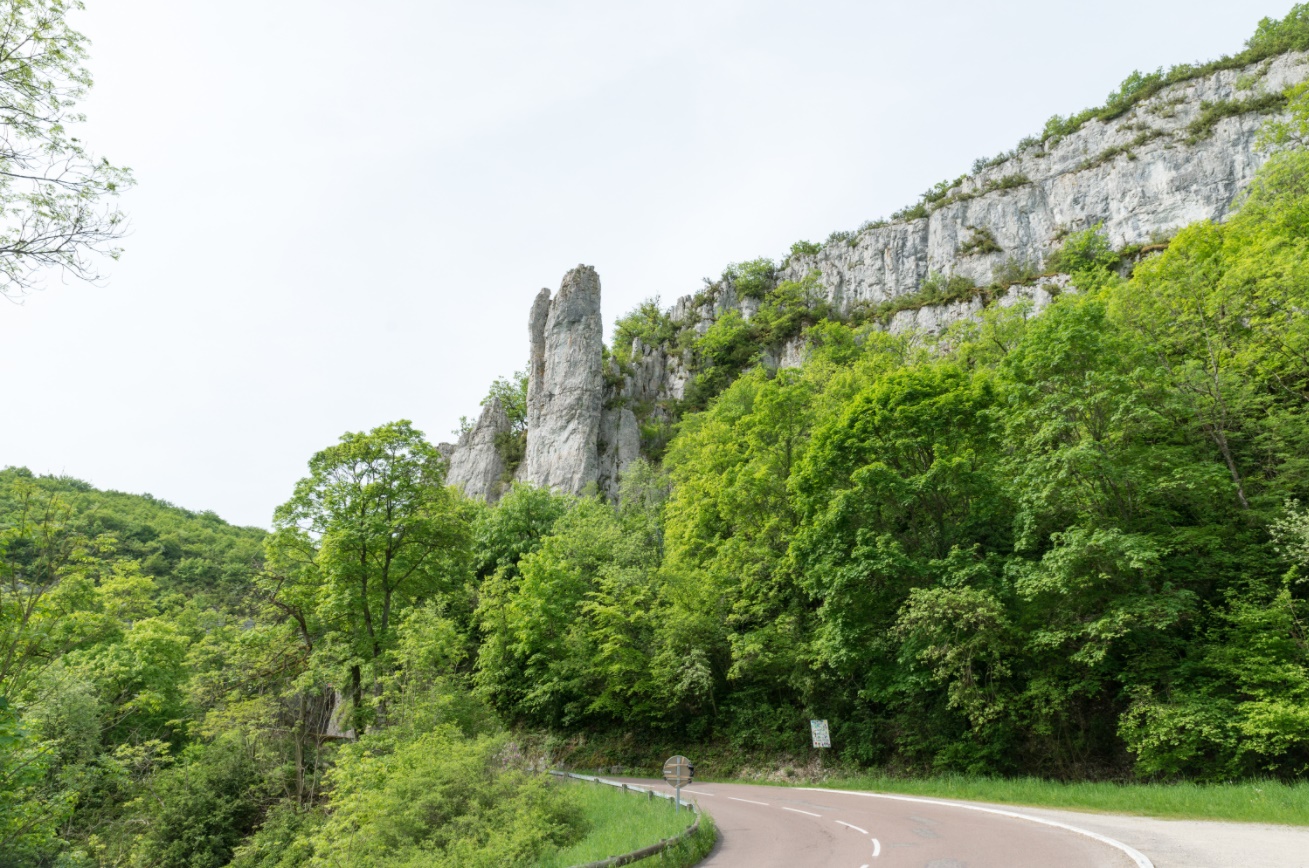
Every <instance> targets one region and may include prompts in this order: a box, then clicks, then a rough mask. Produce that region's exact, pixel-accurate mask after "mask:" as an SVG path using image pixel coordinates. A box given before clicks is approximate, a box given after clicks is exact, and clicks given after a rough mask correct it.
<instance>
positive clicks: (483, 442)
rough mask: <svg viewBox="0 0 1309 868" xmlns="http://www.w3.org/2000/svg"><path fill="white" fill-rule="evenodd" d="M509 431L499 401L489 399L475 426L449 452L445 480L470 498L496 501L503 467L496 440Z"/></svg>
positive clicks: (500, 485)
mask: <svg viewBox="0 0 1309 868" xmlns="http://www.w3.org/2000/svg"><path fill="white" fill-rule="evenodd" d="M509 431H510V425H509V417H508V416H507V415H506V414H505V411H504V408H503V407H501V406H500V401H499V399H498V398H492V399H491V400H490V401H488V402H487V403H486V405H485V406H484V407H482V414H481V415H480V416H479V417H478V418H477V423H476V424H475V425H473V427H472V428H470V429H469V430H468V431H465V432H464V433H463V435H462V436H460V438H459V442H458V443H457V444H456V445H455V446H454V448H453V449H451V450H449V453H448V460H449V462H450V467H449V470H448V471H447V472H446V481H447V482H449V483H450V484H451V485H456V486H458V487H459V488H461V489H463V492H464V494H466V495H468V496H469V497H473V498H477V499H478V500H485V501H487V502H488V503H495V502H496V501H497V500H499V499H500V495H501V493H502V492H503V490H504V484H505V480H504V477H505V469H506V468H505V462H504V457H503V456H502V455H501V454H500V449H499V446H498V441H499V439H500V438H501V436H502V435H507V434H508V433H509ZM441 445H442V446H447V444H444V443H443V444H441ZM442 451H443V452H444V451H445V450H442Z"/></svg>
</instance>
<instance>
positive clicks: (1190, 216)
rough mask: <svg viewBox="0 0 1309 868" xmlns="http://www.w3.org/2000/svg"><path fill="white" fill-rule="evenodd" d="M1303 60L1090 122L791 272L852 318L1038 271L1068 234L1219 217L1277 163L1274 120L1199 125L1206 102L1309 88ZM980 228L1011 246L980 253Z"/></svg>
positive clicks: (1140, 233)
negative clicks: (941, 281) (911, 298)
mask: <svg viewBox="0 0 1309 868" xmlns="http://www.w3.org/2000/svg"><path fill="white" fill-rule="evenodd" d="M1306 59H1307V56H1306V55H1305V54H1303V53H1293V54H1285V55H1281V56H1279V57H1276V58H1273V59H1271V60H1270V61H1266V62H1262V63H1258V64H1254V65H1252V66H1250V67H1247V68H1245V69H1241V70H1226V71H1222V72H1218V73H1215V74H1213V75H1210V76H1207V77H1204V78H1198V79H1195V80H1193V81H1189V82H1182V83H1179V84H1176V85H1173V86H1172V87H1169V88H1166V89H1165V90H1163V91H1161V92H1160V93H1158V94H1156V95H1155V96H1153V97H1151V98H1150V99H1147V100H1145V101H1143V102H1142V103H1140V104H1138V105H1137V106H1136V107H1135V108H1133V109H1132V110H1131V111H1129V112H1127V113H1126V114H1124V115H1123V116H1121V117H1119V118H1116V119H1115V120H1113V121H1109V122H1107V123H1106V122H1102V121H1100V120H1092V121H1090V122H1088V123H1087V124H1086V125H1084V126H1083V127H1082V128H1081V129H1080V130H1078V131H1077V132H1075V133H1072V134H1071V135H1068V136H1066V137H1064V138H1063V139H1061V140H1059V141H1058V142H1057V143H1054V144H1052V145H1050V146H1048V147H1047V146H1041V145H1036V146H1031V147H1028V148H1026V149H1024V150H1022V151H1020V152H1019V153H1018V154H1017V155H1016V156H1014V157H1012V158H1010V159H1008V160H1006V161H1004V162H1002V163H1000V164H998V165H995V166H992V167H990V168H988V169H985V170H984V171H982V172H980V173H978V174H976V175H973V176H971V177H969V178H967V179H965V180H964V182H963V183H962V184H961V185H960V186H959V187H958V188H956V189H954V190H952V191H951V192H950V194H949V195H948V196H947V197H946V199H945V200H944V202H943V203H942V204H940V205H939V206H938V207H936V208H935V209H934V210H933V211H932V213H931V215H930V216H928V217H925V218H921V219H917V220H911V221H907V222H899V223H891V224H888V225H883V226H876V227H869V228H867V229H864V230H862V231H860V232H858V233H857V234H855V235H854V236H853V237H852V238H850V239H848V240H844V241H836V242H834V243H832V242H829V243H828V244H827V245H825V246H824V247H823V248H822V249H821V250H820V251H819V252H818V253H816V254H813V255H810V256H800V257H797V258H794V259H792V260H791V261H790V262H788V263H787V265H786V266H785V267H784V268H783V269H782V272H781V275H780V276H781V277H782V278H783V279H792V280H798V279H800V278H802V277H804V276H805V275H806V274H808V273H810V272H811V271H812V270H815V269H816V270H817V271H818V272H819V274H820V282H821V284H822V286H823V288H824V289H825V290H826V293H827V298H828V301H829V302H831V303H832V304H833V305H834V306H835V307H836V308H837V309H838V310H841V311H843V312H845V311H849V310H850V309H851V307H852V306H854V305H855V304H858V303H860V302H870V303H877V302H882V301H887V300H889V299H892V298H895V297H897V296H902V295H906V294H909V293H912V292H915V291H916V290H917V289H918V288H919V286H921V285H922V282H923V281H924V280H925V279H926V278H927V276H928V275H929V274H930V273H932V272H937V273H940V274H959V275H963V276H965V277H969V278H971V279H973V280H974V281H975V282H976V283H978V284H979V285H986V284H988V283H990V282H992V280H993V279H994V277H995V274H996V270H997V269H998V268H999V267H1000V266H1001V265H1002V264H1003V263H1004V262H1005V261H1006V260H1014V261H1018V262H1023V263H1028V264H1030V265H1032V266H1035V267H1037V268H1039V267H1040V266H1041V264H1043V263H1044V262H1045V261H1046V260H1047V259H1048V257H1049V255H1050V254H1051V253H1053V252H1054V251H1055V250H1056V249H1057V248H1058V246H1059V243H1060V240H1061V239H1062V237H1063V236H1064V234H1066V233H1068V232H1076V231H1080V230H1083V229H1088V228H1091V227H1093V226H1096V225H1102V226H1103V230H1102V231H1103V232H1104V233H1105V235H1106V236H1107V237H1108V238H1109V241H1110V243H1111V244H1113V245H1114V247H1117V248H1121V247H1125V246H1127V245H1132V244H1149V243H1151V242H1152V241H1156V240H1159V239H1161V238H1166V237H1168V236H1171V235H1172V234H1173V233H1175V232H1176V231H1177V230H1179V229H1181V228H1182V227H1184V226H1186V225H1187V224H1190V223H1194V222H1197V221H1199V220H1218V219H1222V218H1223V217H1224V216H1225V215H1226V214H1227V213H1228V211H1229V210H1230V208H1231V206H1232V204H1233V202H1234V201H1235V199H1236V197H1237V195H1238V193H1239V192H1240V191H1241V190H1242V189H1243V188H1244V187H1245V186H1246V185H1247V184H1248V183H1249V182H1250V180H1251V179H1252V178H1253V177H1254V173H1255V170H1256V169H1258V168H1259V166H1260V165H1261V164H1262V163H1263V161H1264V160H1265V159H1266V155H1265V154H1263V153H1261V152H1260V151H1259V150H1258V149H1257V148H1256V147H1255V139H1256V137H1257V134H1258V131H1259V128H1260V127H1261V126H1262V125H1263V123H1264V122H1265V121H1266V120H1267V116H1266V115H1262V114H1260V113H1258V112H1255V111H1251V112H1247V113H1244V114H1235V115H1234V116H1231V117H1226V118H1223V119H1222V120H1219V121H1218V122H1217V123H1216V124H1215V125H1213V126H1211V127H1209V128H1208V129H1204V128H1203V127H1202V126H1197V124H1199V123H1200V122H1201V121H1202V118H1201V116H1202V114H1203V113H1204V111H1205V106H1206V104H1207V105H1211V106H1212V105H1220V104H1223V105H1231V106H1236V105H1238V104H1240V103H1242V102H1244V103H1252V101H1253V100H1255V99H1257V98H1258V97H1259V96H1261V95H1264V94H1273V93H1277V92H1280V91H1282V90H1283V89H1285V88H1286V87H1288V86H1289V85H1292V84H1295V83H1297V82H1299V81H1302V80H1304V79H1305V78H1306V76H1307V74H1309V68H1306V65H1305V64H1306ZM951 199H955V201H953V202H951V201H950V200H951ZM978 230H981V231H985V232H989V233H990V235H991V236H992V238H993V239H994V241H995V243H996V244H998V246H999V247H1000V248H1001V250H1000V251H998V252H990V253H984V254H981V255H969V254H968V248H967V247H966V245H967V243H968V242H969V241H970V240H971V239H973V238H974V237H975V232H976V231H978Z"/></svg>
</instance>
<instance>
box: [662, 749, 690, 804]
mask: <svg viewBox="0 0 1309 868" xmlns="http://www.w3.org/2000/svg"><path fill="white" fill-rule="evenodd" d="M694 776H695V766H693V765H691V761H690V760H689V759H687V758H686V757H684V756H681V755H678V756H670V757H669V758H668V759H667V760H666V761H665V762H664V780H666V781H668V783H670V784H672V785H673V786H674V787H676V788H677V796H676V798H675V799H674V801H673V804H674V805H676V810H678V811H680V810H682V787H684V786H686V785H687V784H689V783H691V778H693V777H694Z"/></svg>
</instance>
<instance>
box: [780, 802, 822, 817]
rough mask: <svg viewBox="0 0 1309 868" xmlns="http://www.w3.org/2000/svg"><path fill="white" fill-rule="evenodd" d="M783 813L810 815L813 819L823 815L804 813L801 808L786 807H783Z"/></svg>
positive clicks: (810, 812)
mask: <svg viewBox="0 0 1309 868" xmlns="http://www.w3.org/2000/svg"><path fill="white" fill-rule="evenodd" d="M781 808H782V810H783V811H790V812H792V813H794V814H808V815H809V816H811V817H821V816H822V814H815V813H813V812H812V811H802V810H800V809H799V808H788V807H787V806H786V805H782V806H781Z"/></svg>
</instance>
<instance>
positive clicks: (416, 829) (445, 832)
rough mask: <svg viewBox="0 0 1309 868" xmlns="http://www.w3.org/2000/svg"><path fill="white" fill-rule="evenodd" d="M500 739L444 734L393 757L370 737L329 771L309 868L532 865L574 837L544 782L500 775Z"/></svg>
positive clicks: (567, 812)
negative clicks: (327, 801) (325, 806)
mask: <svg viewBox="0 0 1309 868" xmlns="http://www.w3.org/2000/svg"><path fill="white" fill-rule="evenodd" d="M504 749H505V739H504V738H503V737H493V736H482V737H479V738H477V739H474V740H468V739H465V738H463V737H462V736H461V735H460V734H459V733H458V732H457V731H453V730H452V729H450V728H448V727H443V728H438V729H435V730H432V731H430V732H426V733H423V734H422V735H420V736H418V737H417V738H415V739H414V740H413V741H412V742H409V743H406V744H403V745H401V746H399V747H398V748H397V749H395V750H394V751H389V750H388V751H379V750H377V749H376V748H375V747H373V745H371V744H370V743H369V741H368V740H367V739H365V740H362V741H361V742H360V743H359V744H357V745H351V746H350V747H349V748H347V749H345V750H343V751H342V753H341V756H340V757H339V759H338V762H337V765H336V767H335V768H334V769H333V771H332V784H333V787H334V796H333V811H332V813H331V815H330V816H329V817H328V818H327V820H326V821H325V822H324V823H323V824H322V825H321V826H319V827H318V828H316V829H314V830H313V832H312V834H311V837H310V838H309V841H308V846H307V847H306V849H307V850H309V851H310V852H312V853H313V856H312V857H311V858H309V859H308V860H307V861H306V862H305V863H304V864H305V865H307V866H325V868H326V866H335V865H352V866H359V868H382V866H386V868H392V866H395V868H400V866H406V868H407V866H413V868H418V866H452V868H453V866H487V868H490V866H500V865H526V864H533V863H534V862H535V861H536V858H537V857H538V856H540V855H541V854H542V853H543V852H545V851H547V850H548V849H550V848H552V847H554V846H557V845H560V844H565V843H568V842H570V841H571V840H573V839H575V838H576V837H578V834H579V832H580V828H579V827H580V825H581V820H580V817H579V812H578V811H577V809H576V808H575V807H573V806H571V805H569V804H568V802H567V801H566V800H565V799H563V798H561V797H560V795H559V794H558V793H556V792H554V791H553V790H552V788H551V787H550V786H549V785H548V783H547V781H546V780H545V779H543V777H542V776H539V775H536V776H533V775H527V774H525V773H523V772H521V771H518V770H515V769H506V768H505V767H504Z"/></svg>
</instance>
